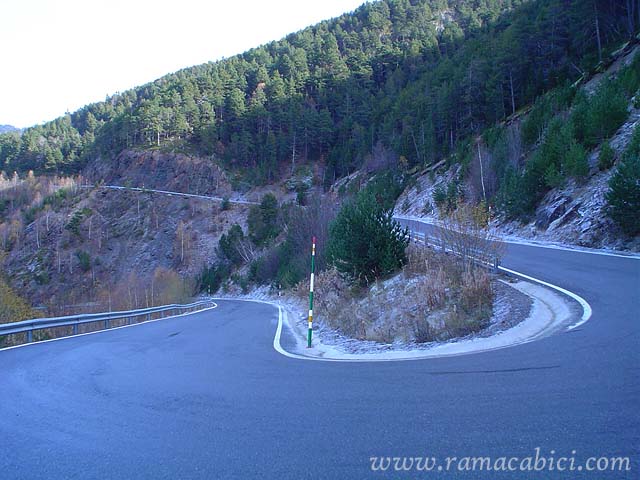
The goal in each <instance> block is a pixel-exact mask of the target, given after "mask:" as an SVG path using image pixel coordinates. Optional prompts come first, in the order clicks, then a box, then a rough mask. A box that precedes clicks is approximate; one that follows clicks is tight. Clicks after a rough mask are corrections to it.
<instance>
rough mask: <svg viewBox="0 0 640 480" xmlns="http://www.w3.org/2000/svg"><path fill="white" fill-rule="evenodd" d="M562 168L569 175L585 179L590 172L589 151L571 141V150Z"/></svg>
mask: <svg viewBox="0 0 640 480" xmlns="http://www.w3.org/2000/svg"><path fill="white" fill-rule="evenodd" d="M562 168H563V170H564V171H565V172H566V174H567V175H571V176H572V177H576V178H578V179H584V178H585V177H586V176H587V175H588V174H589V163H588V162H587V151H586V150H585V149H584V147H583V146H582V145H581V144H580V143H578V142H576V141H571V142H570V143H569V150H568V151H567V154H566V156H565V157H564V159H563V162H562Z"/></svg>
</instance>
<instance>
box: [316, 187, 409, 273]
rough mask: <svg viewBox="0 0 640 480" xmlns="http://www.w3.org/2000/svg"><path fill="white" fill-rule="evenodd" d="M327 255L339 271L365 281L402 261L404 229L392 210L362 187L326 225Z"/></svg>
mask: <svg viewBox="0 0 640 480" xmlns="http://www.w3.org/2000/svg"><path fill="white" fill-rule="evenodd" d="M329 237H330V238H329V246H328V251H329V257H330V258H331V261H332V263H333V264H334V265H335V266H336V267H337V268H338V270H340V271H341V272H343V273H346V274H348V275H350V276H351V277H352V278H354V279H357V280H358V281H360V282H361V283H369V282H371V281H373V280H374V279H376V278H379V277H380V276H383V275H387V274H389V273H392V272H393V271H395V270H397V269H398V268H400V267H402V265H404V263H405V262H406V255H405V248H406V247H407V245H408V243H409V237H408V232H407V230H406V229H403V228H402V227H401V226H400V224H399V223H398V222H396V221H395V220H393V212H392V210H391V209H390V208H388V209H386V208H384V206H383V205H381V204H380V203H378V202H377V201H376V199H375V198H374V197H373V195H371V194H370V193H369V192H366V191H363V192H362V193H361V194H360V195H358V198H357V199H356V200H355V201H352V202H350V203H347V204H346V205H344V206H343V207H342V209H341V210H340V212H339V213H338V216H337V217H336V220H335V221H334V222H333V224H332V225H331V228H330V235H329Z"/></svg>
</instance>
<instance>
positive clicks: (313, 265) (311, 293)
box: [307, 237, 316, 348]
mask: <svg viewBox="0 0 640 480" xmlns="http://www.w3.org/2000/svg"><path fill="white" fill-rule="evenodd" d="M315 263H316V237H313V241H312V244H311V281H310V282H309V334H308V335H307V348H311V335H312V333H313V276H314V270H315Z"/></svg>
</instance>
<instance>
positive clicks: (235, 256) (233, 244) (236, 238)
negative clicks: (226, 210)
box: [218, 223, 244, 265]
mask: <svg viewBox="0 0 640 480" xmlns="http://www.w3.org/2000/svg"><path fill="white" fill-rule="evenodd" d="M242 240H244V233H243V232H242V228H241V227H240V225H238V224H237V223H235V224H233V225H232V226H231V228H230V229H229V231H228V232H227V233H224V234H222V236H221V237H220V240H219V241H218V250H219V252H220V254H221V255H222V256H223V257H225V258H226V259H227V260H229V262H231V264H232V265H239V264H240V263H242V255H241V254H240V250H239V248H240V242H242Z"/></svg>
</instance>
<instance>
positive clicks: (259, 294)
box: [216, 280, 575, 361]
mask: <svg viewBox="0 0 640 480" xmlns="http://www.w3.org/2000/svg"><path fill="white" fill-rule="evenodd" d="M500 282H501V283H502V284H504V286H505V289H506V290H508V289H513V292H512V293H513V294H515V295H516V296H518V295H521V296H523V297H525V301H524V302H523V301H522V299H521V298H520V299H517V301H516V302H515V303H514V298H513V297H511V298H510V297H509V295H508V294H505V291H503V292H502V293H501V294H500V295H499V296H498V299H497V301H496V303H495V308H494V313H493V317H492V320H491V324H490V326H489V327H488V328H487V329H485V330H483V331H482V332H479V333H478V334H475V335H472V336H468V337H465V338H460V339H456V340H452V341H448V342H440V343H439V342H433V343H428V344H405V343H400V342H397V343H393V344H380V343H376V342H372V341H361V340H356V339H353V338H347V337H344V336H342V335H340V334H339V333H337V332H335V331H334V330H331V329H329V328H327V327H325V326H324V325H322V324H319V323H318V322H316V323H315V326H314V331H313V333H314V336H313V346H312V348H307V314H308V312H307V310H306V305H303V303H304V302H302V301H301V300H299V299H297V298H295V297H292V296H276V295H274V294H273V293H272V291H271V290H270V289H269V288H268V287H263V288H260V289H256V290H254V291H252V292H251V293H249V294H246V295H242V294H231V295H227V296H225V297H224V298H227V299H238V300H249V301H251V300H254V301H261V302H265V303H270V304H273V305H274V306H278V307H281V308H282V316H281V318H282V323H283V326H284V327H285V328H286V329H287V334H288V335H287V336H286V343H287V344H286V351H287V352H288V353H289V356H293V357H296V358H308V359H314V360H329V361H331V360H333V361H392V360H417V359H422V358H437V357H446V356H456V355H465V354H470V353H479V352H485V351H490V350H496V349H500V348H506V347H511V346H515V345H520V344H523V343H527V342H531V341H534V340H537V339H540V338H543V337H546V336H548V335H552V334H553V333H556V332H558V331H560V330H563V329H564V328H565V327H566V326H567V325H569V323H571V319H572V317H574V316H575V315H574V312H573V311H572V308H571V305H570V304H569V303H568V301H567V300H566V299H565V298H564V297H563V296H562V295H560V294H558V293H556V292H554V291H552V290H551V289H549V288H546V287H543V286H541V285H537V284H534V283H530V282H526V281H517V282H515V283H509V282H506V281H502V280H500ZM216 298H217V297H216ZM514 304H515V305H516V306H515V307H514ZM525 304H526V305H525ZM529 306H530V308H529ZM527 311H528V314H527ZM518 312H519V313H518ZM518 315H524V316H526V318H524V320H522V321H518V318H517V317H518ZM276 342H277V343H278V346H279V347H280V348H277V349H278V350H284V349H283V348H282V346H281V345H280V338H279V337H276Z"/></svg>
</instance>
